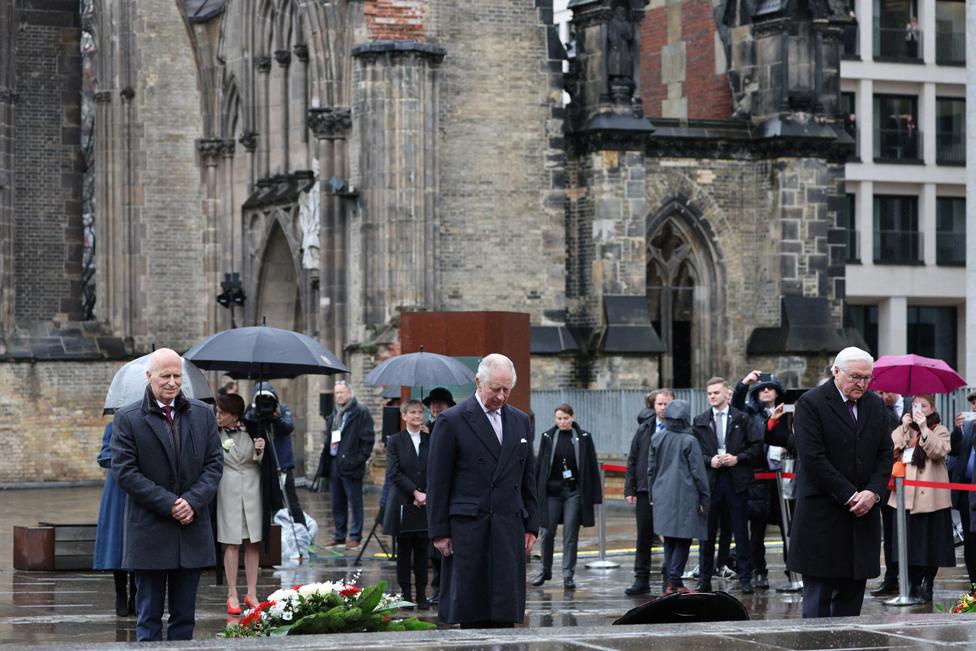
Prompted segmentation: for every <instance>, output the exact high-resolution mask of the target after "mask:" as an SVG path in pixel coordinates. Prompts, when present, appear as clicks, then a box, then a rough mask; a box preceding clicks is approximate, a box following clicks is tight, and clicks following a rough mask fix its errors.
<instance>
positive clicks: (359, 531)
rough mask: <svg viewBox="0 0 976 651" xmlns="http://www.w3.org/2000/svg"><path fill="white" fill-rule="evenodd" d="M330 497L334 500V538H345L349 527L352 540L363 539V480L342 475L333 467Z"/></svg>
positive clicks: (330, 480)
mask: <svg viewBox="0 0 976 651" xmlns="http://www.w3.org/2000/svg"><path fill="white" fill-rule="evenodd" d="M333 465H334V464H333ZM329 498H330V501H331V502H332V525H333V530H332V539H333V540H345V539H346V534H347V528H348V534H349V539H350V540H362V539H363V480H362V479H347V478H346V477H340V476H339V470H338V469H337V468H333V469H332V472H331V473H330V474H329ZM350 511H351V512H352V521H351V522H350V521H349V520H350V516H349V513H350Z"/></svg>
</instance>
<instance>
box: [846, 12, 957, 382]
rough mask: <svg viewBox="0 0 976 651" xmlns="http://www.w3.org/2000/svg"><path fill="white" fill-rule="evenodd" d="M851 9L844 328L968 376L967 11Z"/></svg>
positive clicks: (876, 345)
mask: <svg viewBox="0 0 976 651" xmlns="http://www.w3.org/2000/svg"><path fill="white" fill-rule="evenodd" d="M853 9H854V11H855V15H856V18H857V27H852V28H851V31H850V32H849V33H848V34H847V35H846V38H845V39H844V41H845V48H846V51H845V55H844V60H843V62H842V63H841V90H842V91H843V96H842V107H843V109H844V113H845V115H849V116H850V117H849V118H848V128H849V131H850V133H851V135H852V136H854V137H855V139H856V141H857V146H856V151H855V155H854V156H853V157H852V159H851V160H850V161H849V163H848V165H847V183H846V191H847V199H848V202H847V203H848V217H849V221H848V229H849V247H848V260H847V299H848V308H847V315H846V317H847V319H848V324H849V325H852V326H855V327H857V328H859V329H860V330H861V332H862V333H863V334H864V337H865V339H866V340H867V342H868V345H869V346H870V347H871V349H872V351H873V352H875V354H882V355H892V354H903V353H917V354H920V355H926V356H929V357H938V358H941V359H944V360H946V361H947V362H949V363H950V364H951V365H952V366H953V367H955V368H957V369H960V370H963V371H965V368H966V135H965V124H966V17H965V11H966V5H965V2H963V1H961V0H856V1H855V3H854V5H853ZM852 50H853V51H852ZM973 370H974V371H976V369H973Z"/></svg>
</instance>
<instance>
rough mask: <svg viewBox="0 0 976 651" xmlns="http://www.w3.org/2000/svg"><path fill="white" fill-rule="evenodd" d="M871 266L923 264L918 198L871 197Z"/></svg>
mask: <svg viewBox="0 0 976 651" xmlns="http://www.w3.org/2000/svg"><path fill="white" fill-rule="evenodd" d="M874 263H875V264H922V234H921V233H919V232H918V198H916V197H908V196H885V195H877V196H875V197H874Z"/></svg>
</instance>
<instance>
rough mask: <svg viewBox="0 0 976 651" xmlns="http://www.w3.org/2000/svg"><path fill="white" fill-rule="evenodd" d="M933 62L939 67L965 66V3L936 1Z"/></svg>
mask: <svg viewBox="0 0 976 651" xmlns="http://www.w3.org/2000/svg"><path fill="white" fill-rule="evenodd" d="M935 62H936V63H938V64H940V65H944V66H945V65H948V66H964V65H966V3H964V2H961V1H959V0H936V3H935Z"/></svg>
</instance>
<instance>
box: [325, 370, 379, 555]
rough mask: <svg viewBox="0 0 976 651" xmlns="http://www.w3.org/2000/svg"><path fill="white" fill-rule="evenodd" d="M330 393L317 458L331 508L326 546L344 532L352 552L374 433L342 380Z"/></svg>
mask: <svg viewBox="0 0 976 651" xmlns="http://www.w3.org/2000/svg"><path fill="white" fill-rule="evenodd" d="M333 391H334V392H335V401H336V409H335V411H334V412H332V414H330V415H329V417H328V419H327V420H326V424H325V447H324V448H323V449H322V456H321V458H320V459H319V467H320V468H323V469H324V472H325V473H326V474H327V475H328V477H329V499H330V502H331V506H332V523H333V530H332V542H331V543H329V544H328V545H327V547H338V546H339V545H341V544H343V543H344V542H346V535H347V533H348V535H349V541H348V542H346V549H349V550H354V549H359V545H360V543H361V541H362V539H363V477H365V476H366V462H367V461H368V460H369V455H371V454H372V453H373V441H375V440H376V432H375V430H374V428H373V417H372V416H371V415H370V413H369V409H366V407H363V406H362V405H361V404H359V401H358V400H356V395H355V394H354V393H353V392H352V387H350V386H349V384H348V383H347V382H346V381H345V380H336V381H335V388H334V389H333ZM350 514H351V517H350Z"/></svg>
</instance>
